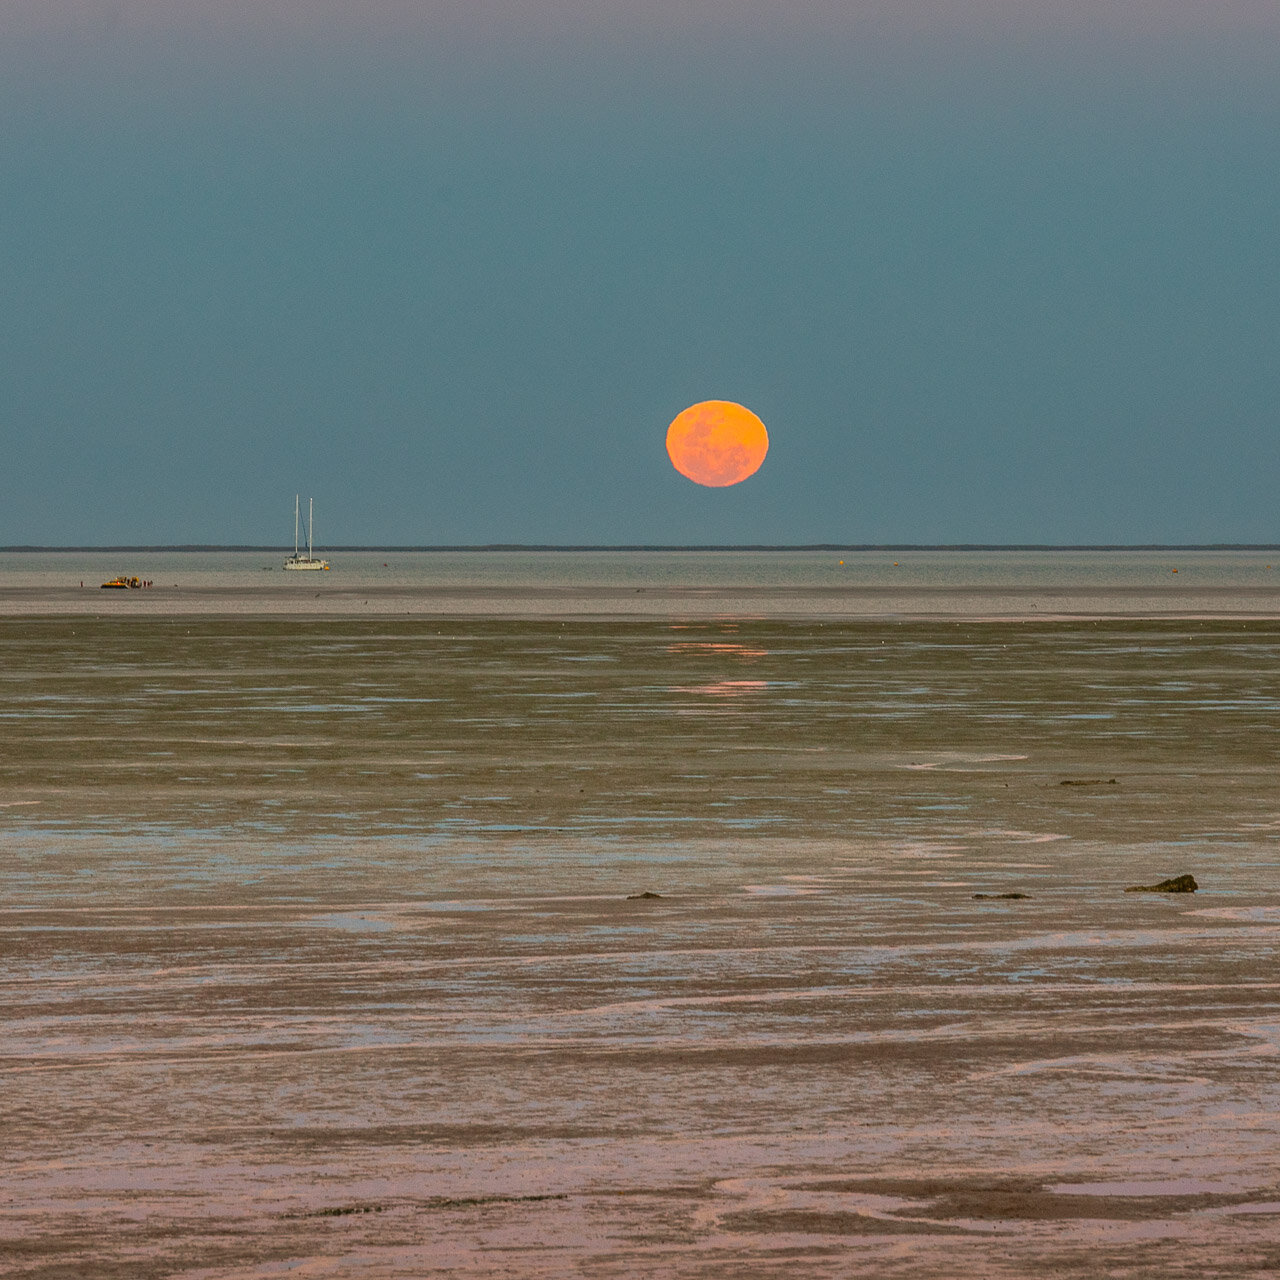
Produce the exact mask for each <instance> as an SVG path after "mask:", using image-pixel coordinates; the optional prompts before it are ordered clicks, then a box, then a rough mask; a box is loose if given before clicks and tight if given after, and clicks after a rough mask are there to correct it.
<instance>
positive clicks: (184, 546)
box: [0, 542, 1280, 555]
mask: <svg viewBox="0 0 1280 1280" xmlns="http://www.w3.org/2000/svg"><path fill="white" fill-rule="evenodd" d="M324 549H325V551H326V553H328V554H334V553H339V552H347V551H351V552H361V551H370V552H375V551H376V552H379V553H383V554H386V553H389V552H406V551H415V552H423V551H540V552H541V551H548V552H581V551H694V552H696V551H1280V543H1276V542H1133V543H1129V542H1071V543H1055V542H796V543H764V542H760V543H756V542H739V543H582V544H569V543H539V542H484V543H429V544H423V545H421V546H391V545H385V546H384V545H380V544H369V545H359V546H357V545H350V546H348V545H334V544H332V543H326V544H325V548H324ZM290 550H291V548H289V547H280V546H265V545H258V544H254V543H195V542H191V543H174V544H154V545H152V544H136V545H133V544H131V545H127V546H126V545H120V546H65V547H55V546H35V545H29V544H22V545H14V546H4V547H0V553H40V552H44V553H49V552H62V551H69V552H82V553H86V552H102V553H107V552H110V553H112V554H120V555H124V554H127V553H134V552H136V553H143V552H149V553H155V552H161V551H168V552H181V551H190V552H198V551H204V552H208V551H246V552H256V553H260V554H271V555H276V554H280V555H283V554H285V553H287V552H288V551H290Z"/></svg>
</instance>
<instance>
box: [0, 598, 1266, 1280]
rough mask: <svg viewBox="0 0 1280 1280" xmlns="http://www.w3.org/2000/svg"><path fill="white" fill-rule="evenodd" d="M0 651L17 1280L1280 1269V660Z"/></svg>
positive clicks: (491, 631)
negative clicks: (1173, 881)
mask: <svg viewBox="0 0 1280 1280" xmlns="http://www.w3.org/2000/svg"><path fill="white" fill-rule="evenodd" d="M0 656H2V661H0V717H2V720H3V735H2V741H0V778H2V780H3V787H2V790H0V804H2V805H3V808H0V840H2V848H3V862H2V864H0V865H2V866H3V902H2V905H0V947H2V948H3V957H4V962H3V971H4V974H5V983H4V987H3V997H2V998H3V1000H4V1005H5V1008H4V1038H3V1046H2V1047H0V1075H2V1080H0V1098H2V1099H3V1105H2V1106H0V1136H2V1138H3V1146H4V1150H5V1161H4V1165H3V1172H0V1258H2V1259H3V1260H4V1262H3V1266H4V1268H5V1272H6V1274H10V1275H14V1276H25V1277H41V1278H42V1280H52V1278H53V1277H55V1276H58V1277H62V1276H67V1275H72V1274H83V1275H92V1276H95V1277H126V1276H127V1277H159V1276H186V1277H193V1278H194V1277H210V1278H212V1277H219V1278H220V1280H221V1278H231V1277H235V1278H241V1277H246V1278H247V1277H275V1276H288V1275H293V1274H297V1275H306V1276H308V1277H346V1276H359V1277H392V1276H415V1277H422V1276H430V1275H444V1274H450V1275H463V1276H475V1277H482V1276H484V1277H488V1276H500V1275H520V1276H522V1277H535V1276H561V1275H589V1276H624V1275H627V1276H630V1275H637V1274H638V1275H646V1276H681V1277H726V1278H727V1277H772V1276H778V1277H781V1276H794V1275H805V1276H815V1277H821V1276H831V1277H835V1276H848V1275H853V1274H858V1275H877V1276H880V1275H883V1276H890V1275H903V1276H908V1275H909V1276H913V1277H915V1276H938V1277H941V1276H948V1277H950V1276H956V1275H989V1276H1021V1275H1032V1274H1034V1275H1049V1274H1051V1275H1054V1276H1064V1277H1066V1276H1070V1277H1076V1276H1079V1277H1084V1276H1096V1275H1099V1274H1126V1275H1141V1276H1157V1275H1178V1274H1188V1275H1190V1274H1207V1273H1209V1272H1212V1273H1213V1274H1215V1275H1220V1276H1224V1275H1225V1276H1246V1275H1262V1274H1264V1273H1269V1272H1272V1271H1274V1270H1275V1268H1276V1267H1277V1266H1280V1178H1278V1177H1277V1174H1276V1160H1275V1156H1276V1152H1277V1150H1278V1149H1280V1075H1278V1074H1277V1069H1276V1062H1277V1056H1276V1055H1277V1050H1278V1049H1280V999H1278V998H1280V974H1278V973H1277V972H1276V968H1275V946H1276V941H1277V935H1278V934H1280V898H1277V896H1276V890H1275V885H1276V869H1277V861H1278V860H1280V859H1278V857H1277V851H1278V845H1277V841H1278V838H1280V793H1278V792H1277V788H1276V766H1277V754H1278V750H1280V733H1278V730H1280V661H1277V659H1278V658H1280V624H1277V623H1274V622H1268V621H1265V620H1244V621H1240V620H1237V621H1207V620H1202V621H1176V620H1168V619H1165V620H1141V619H1131V620H1123V619H1111V620H1104V621H1086V620H1079V621H1069V620H1063V621H1055V622H1026V623H1018V622H979V621H967V620H959V621H955V620H952V621H910V622H898V623H892V622H883V621H875V620H855V621H845V622H841V621H837V620H827V621H825V622H824V623H822V624H821V625H819V624H818V623H816V622H806V621H803V620H794V619H793V620H772V621H771V620H768V619H757V620H754V621H751V620H741V621H736V622H735V621H726V620H721V619H710V618H703V619H692V620H686V621H683V622H675V623H673V622H671V621H670V620H665V619H632V620H629V621H626V622H622V621H612V622H611V621H607V620H596V621H583V620H572V619H571V620H568V621H564V620H554V621H553V620H543V621H539V620H537V619H524V620H502V619H493V618H489V619H484V618H414V619H399V620H397V619H388V618H371V617H346V618H344V617H334V616H329V617H324V618H316V619H312V620H310V621H305V622H300V621H299V620H298V619H289V620H285V619H280V618H273V617H256V616H242V617H216V616H214V617H209V616H206V617H201V618H198V619H197V618H191V617H185V618H184V617H146V618H144V617H138V618H118V617H107V618H101V619H97V620H92V619H85V618H83V617H80V618H77V617H74V616H67V617H60V618H52V617H49V618H38V617H36V618H26V619H22V620H18V619H13V618H10V619H5V620H0ZM1065 783H1073V784H1075V785H1064V784H1065ZM1182 872H1192V873H1194V874H1195V876H1196V878H1197V880H1198V881H1199V882H1200V885H1201V892H1199V893H1197V894H1196V895H1194V896H1190V895H1182V896H1165V895H1146V894H1141V895H1125V894H1124V893H1123V892H1122V890H1123V888H1124V887H1125V886H1126V885H1128V884H1133V883H1150V882H1152V881H1155V880H1158V879H1160V878H1162V877H1164V876H1166V875H1174V874H1178V873H1182ZM645 891H648V892H650V893H656V894H659V895H661V896H659V897H656V898H635V897H631V896H630V895H635V894H639V893H642V892H645ZM1015 891H1016V892H1019V893H1024V894H1026V895H1028V896H1027V897H1026V898H1023V899H1002V898H998V897H988V898H983V899H976V898H975V897H974V895H975V894H979V893H981V894H990V895H998V894H1000V893H1005V892H1015Z"/></svg>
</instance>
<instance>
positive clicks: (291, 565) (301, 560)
mask: <svg viewBox="0 0 1280 1280" xmlns="http://www.w3.org/2000/svg"><path fill="white" fill-rule="evenodd" d="M299 497H300V495H299V494H294V496H293V555H291V556H290V557H289V558H288V559H287V560H286V561H285V562H284V567H285V568H286V569H327V568H328V567H329V562H328V561H327V560H317V559H316V558H315V557H314V556H313V555H312V554H311V517H312V514H313V512H314V509H315V502H316V500H315V499H314V498H308V499H307V554H306V555H305V556H304V555H299V554H298V500H299Z"/></svg>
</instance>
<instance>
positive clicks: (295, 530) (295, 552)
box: [293, 493, 302, 560]
mask: <svg viewBox="0 0 1280 1280" xmlns="http://www.w3.org/2000/svg"><path fill="white" fill-rule="evenodd" d="M301 496H302V495H301V494H297V493H295V494H294V495H293V558H294V559H295V560H296V559H297V558H298V499H299V498H300V497H301Z"/></svg>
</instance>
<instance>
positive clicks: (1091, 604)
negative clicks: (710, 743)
mask: <svg viewBox="0 0 1280 1280" xmlns="http://www.w3.org/2000/svg"><path fill="white" fill-rule="evenodd" d="M1268 567H1269V566H1268ZM299 576H300V577H301V578H303V579H304V581H297V580H295V579H297V578H298V577H299ZM283 577H284V578H285V579H289V580H288V581H284V582H282V581H281V580H280V578H279V577H276V578H275V579H274V580H273V581H271V582H270V583H269V584H267V585H264V586H257V587H245V586H207V585H183V584H176V583H175V584H173V585H172V586H170V585H168V584H167V583H164V582H161V583H158V584H157V585H156V586H154V587H152V588H150V589H148V590H138V591H103V590H101V589H100V588H97V587H96V586H95V585H94V584H93V583H92V582H90V584H89V585H88V586H85V587H83V588H78V587H75V586H51V585H47V584H40V585H30V586H4V587H0V617H5V616H8V617H15V616H31V615H41V616H42V615H49V614H86V615H99V616H103V617H137V616H139V615H186V614H203V615H222V614H255V615H282V616H295V617H301V616H312V615H316V616H323V617H333V616H350V615H356V616H359V615H373V616H379V615H391V616H405V615H407V616H420V617H456V616H460V615H461V616H468V617H502V618H527V619H530V620H537V619H542V618H562V617H563V618H575V617H578V618H601V619H604V618H619V617H635V618H654V619H663V618H669V617H691V618H715V617H726V618H741V617H757V618H791V619H797V620H803V619H816V618H824V619H836V618H867V619H874V618H887V617H903V618H921V619H929V618H951V617H961V618H987V619H998V620H1015V619H1021V618H1036V617H1046V618H1067V619H1069V618H1132V617H1167V618H1198V617H1211V618H1236V617H1239V618H1280V581H1276V582H1271V581H1264V582H1256V581H1255V582H1240V581H1233V582H1227V583H1216V582H1206V581H1188V580H1187V579H1186V578H1185V577H1184V578H1183V579H1182V581H1180V582H1179V581H1176V580H1175V579H1174V578H1173V576H1172V574H1171V575H1170V577H1169V581H1168V582H1166V583H1152V582H1148V583H1142V584H1137V585H1135V584H1133V583H1125V584H1099V583H1096V582H1077V583H1064V584H1063V585H1060V586H1045V585H1039V584H1026V583H1020V584H1019V583H1002V584H986V585H959V584H955V583H938V584H933V585H928V584H921V583H920V582H911V583H910V584H907V585H904V586H893V585H891V584H886V583H884V582H865V581H854V582H849V583H842V584H838V585H815V584H813V583H801V584H794V585H778V584H767V585H766V584H760V583H752V582H740V583H734V582H733V581H731V580H730V581H721V582H715V583H708V584H706V585H688V584H680V585H669V586H662V585H649V586H632V585H598V584H576V585H564V584H557V585H544V586H536V585H530V584H521V585H519V586H504V585H502V584H498V583H492V582H490V583H477V584H472V585H465V584H459V583H448V584H433V585H409V584H398V585H394V586H384V585H380V584H378V583H376V582H374V583H370V582H359V583H354V584H353V583H351V582H350V581H348V580H344V578H343V577H342V576H341V575H334V576H332V577H330V576H328V575H324V576H321V575H319V574H303V575H289V574H285V575H283ZM317 578H319V579H320V580H319V581H316V580H315V579H317Z"/></svg>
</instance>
